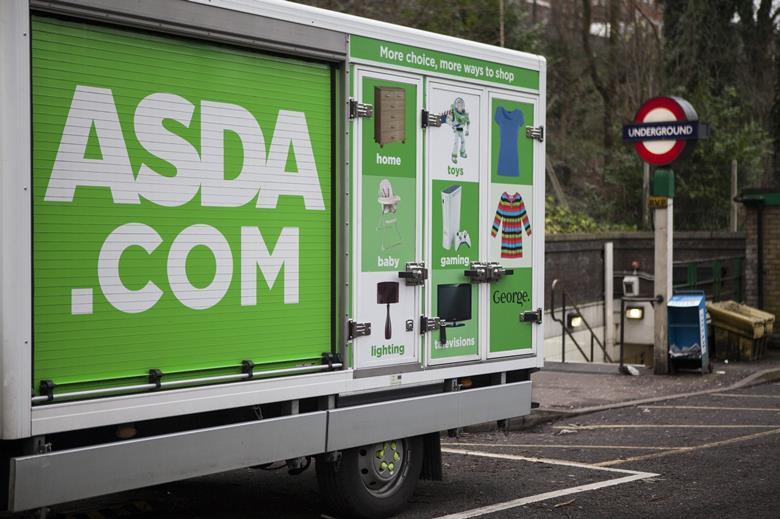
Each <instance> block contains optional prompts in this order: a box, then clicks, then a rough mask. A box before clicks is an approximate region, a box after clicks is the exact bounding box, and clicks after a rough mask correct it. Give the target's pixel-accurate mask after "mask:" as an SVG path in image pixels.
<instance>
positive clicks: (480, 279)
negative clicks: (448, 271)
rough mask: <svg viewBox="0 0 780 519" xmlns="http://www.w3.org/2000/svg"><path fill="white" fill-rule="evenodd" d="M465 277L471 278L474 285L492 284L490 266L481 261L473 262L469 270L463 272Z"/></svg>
mask: <svg viewBox="0 0 780 519" xmlns="http://www.w3.org/2000/svg"><path fill="white" fill-rule="evenodd" d="M463 275H464V276H466V277H467V278H469V279H470V280H471V282H472V283H489V282H490V272H489V271H488V264H487V263H483V262H481V261H472V262H471V264H470V265H469V268H467V269H466V270H464V271H463Z"/></svg>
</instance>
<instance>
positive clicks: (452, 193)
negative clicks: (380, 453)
mask: <svg viewBox="0 0 780 519" xmlns="http://www.w3.org/2000/svg"><path fill="white" fill-rule="evenodd" d="M462 192H463V189H461V187H460V186H458V185H452V186H449V187H448V188H445V189H444V190H442V192H441V246H442V247H444V248H445V249H446V250H450V249H452V246H453V242H454V241H455V234H457V232H458V227H460V199H461V193H462Z"/></svg>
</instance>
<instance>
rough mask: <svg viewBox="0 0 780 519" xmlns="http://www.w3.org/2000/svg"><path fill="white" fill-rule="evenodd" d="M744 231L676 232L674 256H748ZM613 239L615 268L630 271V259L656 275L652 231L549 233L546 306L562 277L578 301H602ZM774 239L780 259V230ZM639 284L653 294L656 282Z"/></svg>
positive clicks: (779, 227) (645, 292) (779, 224)
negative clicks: (607, 252)
mask: <svg viewBox="0 0 780 519" xmlns="http://www.w3.org/2000/svg"><path fill="white" fill-rule="evenodd" d="M777 209H780V208H777ZM778 214H780V213H778ZM748 217H749V215H748ZM776 222H777V223H776V224H775V229H776V232H778V233H780V220H776ZM745 236H746V235H745V234H744V233H729V232H676V233H675V235H674V260H675V261H678V260H692V259H707V258H716V257H722V256H741V255H742V256H744V255H745ZM609 241H611V242H612V243H613V248H614V269H615V271H616V272H617V271H622V270H630V269H631V262H632V261H634V260H638V261H639V262H640V264H641V268H640V270H641V271H643V272H647V273H650V274H652V272H653V251H654V249H653V233H652V232H634V233H603V234H550V235H547V236H546V247H545V248H546V250H545V283H544V284H545V296H544V297H545V307H549V304H550V287H551V285H552V282H553V280H554V279H559V280H560V282H561V283H562V284H563V285H564V286H565V287H566V290H567V291H568V292H569V293H570V294H571V295H572V297H574V299H575V300H576V301H577V302H578V303H587V302H593V301H601V300H603V298H604V296H603V290H604V260H603V251H604V244H605V243H606V242H609ZM774 241H775V244H777V246H778V252H777V253H776V254H775V257H776V258H778V260H779V261H780V235H778V237H777V239H775V240H774ZM677 274H678V278H679V275H680V274H684V271H679V270H678V271H677ZM679 281H681V280H679V279H678V280H677V282H679ZM641 288H642V292H643V294H647V295H650V292H651V291H652V283H650V282H646V281H643V282H642V285H641ZM778 288H780V287H778ZM615 289H616V290H618V289H620V285H619V283H616V284H615ZM556 304H558V302H557V301H556Z"/></svg>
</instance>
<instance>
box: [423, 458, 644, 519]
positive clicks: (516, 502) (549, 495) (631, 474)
mask: <svg viewBox="0 0 780 519" xmlns="http://www.w3.org/2000/svg"><path fill="white" fill-rule="evenodd" d="M442 452H447V453H450V454H463V455H465V456H480V457H484V458H497V459H506V460H515V461H527V462H531V463H545V464H548V465H562V466H565V467H579V468H585V469H590V470H598V471H606V472H613V473H619V474H627V475H625V476H622V477H619V478H615V479H608V480H606V481H599V482H596V483H590V484H587V485H579V486H576V487H570V488H564V489H561V490H554V491H552V492H545V493H543V494H536V495H534V496H528V497H521V498H519V499H512V500H510V501H505V502H503V503H496V504H493V505H488V506H483V507H480V508H473V509H471V510H465V511H463V512H457V513H454V514H449V515H444V516H441V517H437V518H436V519H468V518H471V517H479V516H481V515H486V514H492V513H494V512H500V511H502V510H508V509H510V508H516V507H518V506H523V505H527V504H529V503H537V502H539V501H545V500H547V499H553V498H556V497H561V496H568V495H571V494H577V493H580V492H588V491H590V490H598V489H600V488H606V487H613V486H616V485H622V484H623V483H630V482H632V481H638V480H640V479H648V478H653V477H657V476H658V474H653V473H651V472H638V471H635V470H625V469H615V468H609V467H598V466H595V465H590V464H587V463H578V462H576V461H567V460H556V459H548V458H529V457H525V456H515V455H512V454H496V453H493V452H482V451H468V450H460V449H446V448H443V449H442Z"/></svg>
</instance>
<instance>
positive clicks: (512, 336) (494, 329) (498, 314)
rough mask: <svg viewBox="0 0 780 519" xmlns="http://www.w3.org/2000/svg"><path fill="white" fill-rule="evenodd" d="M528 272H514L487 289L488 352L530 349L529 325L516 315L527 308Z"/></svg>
mask: <svg viewBox="0 0 780 519" xmlns="http://www.w3.org/2000/svg"><path fill="white" fill-rule="evenodd" d="M531 276H532V269H531V268H516V269H514V272H513V274H512V275H511V276H506V277H504V278H503V279H501V281H499V282H497V283H493V284H492V285H490V352H491V353H498V352H506V351H514V350H524V349H531V346H532V343H531V337H532V331H533V329H532V325H531V323H525V322H521V321H520V319H519V316H520V314H522V313H523V312H525V311H529V310H533V308H532V306H531V286H532V284H531V281H532V278H531Z"/></svg>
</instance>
